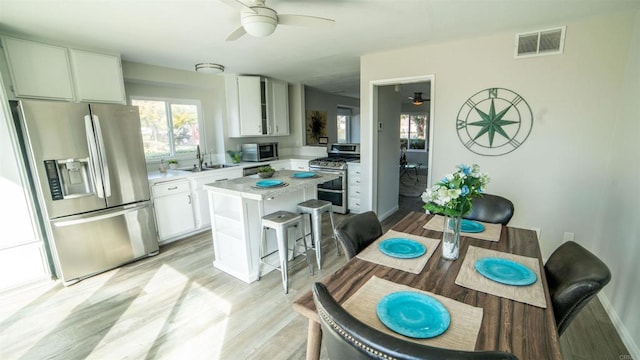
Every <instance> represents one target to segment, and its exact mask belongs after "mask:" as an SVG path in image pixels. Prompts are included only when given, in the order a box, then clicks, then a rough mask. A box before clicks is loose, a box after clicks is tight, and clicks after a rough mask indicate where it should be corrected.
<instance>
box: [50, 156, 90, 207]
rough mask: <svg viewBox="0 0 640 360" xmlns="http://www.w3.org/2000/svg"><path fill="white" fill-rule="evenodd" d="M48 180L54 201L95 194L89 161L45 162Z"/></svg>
mask: <svg viewBox="0 0 640 360" xmlns="http://www.w3.org/2000/svg"><path fill="white" fill-rule="evenodd" d="M44 166H45V168H46V169H47V180H49V189H50V190H51V197H52V198H53V200H63V199H71V198H75V197H81V196H89V195H93V194H94V188H93V182H92V181H91V177H90V171H89V159H88V158H86V159H65V160H45V161H44Z"/></svg>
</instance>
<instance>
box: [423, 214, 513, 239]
mask: <svg viewBox="0 0 640 360" xmlns="http://www.w3.org/2000/svg"><path fill="white" fill-rule="evenodd" d="M474 221H475V220H474ZM478 222H479V223H480V224H482V225H484V231H483V232H479V233H468V232H461V233H460V235H462V236H466V237H472V238H475V239H481V240H489V241H500V233H501V232H502V225H500V224H491V223H486V222H482V221H478ZM422 228H424V229H427V230H435V231H440V232H442V230H443V229H444V216H442V215H434V216H433V217H432V218H431V220H429V221H428V222H427V223H426V224H424V226H423V227H422Z"/></svg>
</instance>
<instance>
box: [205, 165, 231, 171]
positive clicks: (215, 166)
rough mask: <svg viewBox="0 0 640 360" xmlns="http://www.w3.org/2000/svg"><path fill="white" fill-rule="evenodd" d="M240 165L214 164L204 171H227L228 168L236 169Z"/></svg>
mask: <svg viewBox="0 0 640 360" xmlns="http://www.w3.org/2000/svg"><path fill="white" fill-rule="evenodd" d="M236 166H238V165H228V164H213V165H207V166H206V168H203V170H204V169H207V170H208V169H226V168H231V167H236Z"/></svg>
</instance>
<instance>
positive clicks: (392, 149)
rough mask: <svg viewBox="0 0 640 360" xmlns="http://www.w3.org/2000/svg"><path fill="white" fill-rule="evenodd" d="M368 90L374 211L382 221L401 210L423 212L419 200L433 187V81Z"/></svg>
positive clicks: (412, 80) (383, 85) (401, 81)
mask: <svg viewBox="0 0 640 360" xmlns="http://www.w3.org/2000/svg"><path fill="white" fill-rule="evenodd" d="M372 87H373V89H372V90H373V91H372V92H371V93H372V105H373V106H372V115H373V116H372V117H373V119H374V121H375V122H376V123H377V131H374V136H373V140H374V144H375V146H376V148H377V151H376V155H377V156H376V159H375V160H374V164H375V167H376V168H377V176H376V177H375V178H376V180H377V184H374V189H376V190H377V191H376V192H375V193H376V196H375V197H374V199H373V200H374V209H375V210H376V212H377V213H378V216H380V217H381V218H385V217H386V216H387V215H388V214H390V213H393V212H395V211H397V210H399V209H402V210H407V211H423V210H422V205H423V203H422V199H421V195H422V192H424V190H425V189H426V188H427V186H428V185H429V184H430V183H431V176H430V172H429V169H430V168H431V166H430V165H431V161H432V155H433V154H432V153H433V148H432V129H433V121H432V120H433V101H432V98H433V89H434V79H433V76H432V75H428V76H419V77H411V78H402V79H388V80H383V81H376V82H372ZM376 135H377V136H376Z"/></svg>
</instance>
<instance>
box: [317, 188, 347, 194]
mask: <svg viewBox="0 0 640 360" xmlns="http://www.w3.org/2000/svg"><path fill="white" fill-rule="evenodd" d="M318 192H325V193H334V194H340V193H343V192H344V189H342V190H331V189H325V188H318Z"/></svg>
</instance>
